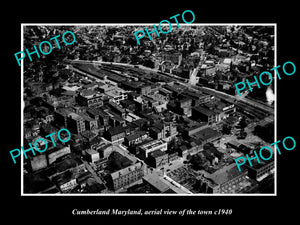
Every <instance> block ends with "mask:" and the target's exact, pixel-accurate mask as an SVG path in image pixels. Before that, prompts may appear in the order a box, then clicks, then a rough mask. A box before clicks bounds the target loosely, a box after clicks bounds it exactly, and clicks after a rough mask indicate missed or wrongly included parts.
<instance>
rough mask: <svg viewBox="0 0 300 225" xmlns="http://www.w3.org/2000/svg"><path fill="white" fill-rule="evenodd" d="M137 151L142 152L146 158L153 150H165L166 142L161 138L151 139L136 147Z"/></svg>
mask: <svg viewBox="0 0 300 225" xmlns="http://www.w3.org/2000/svg"><path fill="white" fill-rule="evenodd" d="M138 148H139V152H140V153H141V154H142V156H143V157H144V158H148V156H149V153H151V152H153V151H155V150H161V151H163V152H164V151H167V148H168V146H167V142H165V141H163V140H153V141H151V142H148V143H146V144H143V145H141V146H139V147H138Z"/></svg>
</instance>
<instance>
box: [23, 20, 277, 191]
mask: <svg viewBox="0 0 300 225" xmlns="http://www.w3.org/2000/svg"><path fill="white" fill-rule="evenodd" d="M171 24H172V25H177V24H176V23H171ZM149 25H150V26H151V25H153V23H126V24H120V23H21V51H22V50H23V49H24V46H23V34H24V26H149ZM235 25H236V26H274V36H275V37H274V63H275V65H274V66H275V67H276V66H277V23H192V24H180V26H235ZM177 29H180V28H177ZM23 72H24V62H23V61H21V146H23V144H24V143H23V139H24V130H23V125H24V124H23V121H24V115H23V109H24V99H23V93H24V86H23V85H24V82H23V80H24V79H23V78H24V77H23ZM274 73H275V72H274ZM274 77H275V85H274V89H275V106H274V129H275V132H274V139H275V141H277V76H274ZM274 152H275V157H274V160H275V166H274V171H275V172H274V173H275V174H274V176H275V178H274V189H275V190H274V193H272V194H260V193H253V194H252V193H250V194H245V193H242V194H202V193H201V194H118V193H115V194H75V193H74V194H62V193H59V194H39V193H33V194H31V193H24V192H23V190H24V188H23V185H24V183H23V182H24V179H23V163H24V160H23V158H24V157H21V196H107V197H108V196H141V197H143V196H191V197H198V196H203V197H208V196H209V197H211V196H277V152H276V151H274Z"/></svg>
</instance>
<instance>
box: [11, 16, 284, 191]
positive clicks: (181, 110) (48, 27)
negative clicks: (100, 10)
mask: <svg viewBox="0 0 300 225" xmlns="http://www.w3.org/2000/svg"><path fill="white" fill-rule="evenodd" d="M162 19H163V18H162ZM158 22H159V21H154V22H153V23H147V24H143V23H140V24H136V23H135V24H130V23H128V24H123V23H120V24H75V23H74V24H68V23H66V24H60V23H58V24H22V27H21V29H22V34H23V36H22V43H23V50H22V51H24V52H25V49H28V52H29V53H31V55H29V54H28V53H27V55H26V57H25V58H24V59H23V60H22V71H23V73H22V93H21V97H22V109H21V110H22V132H23V133H22V134H23V136H22V139H23V140H22V143H23V145H22V146H23V147H24V149H30V145H31V146H36V147H38V148H39V149H45V148H47V150H46V151H43V152H42V151H41V152H38V151H35V155H33V154H32V151H31V152H30V151H27V155H26V156H27V157H26V158H25V157H23V156H22V157H23V158H22V164H21V167H22V168H21V171H22V174H21V185H22V187H21V192H22V195H25V196H26V195H34V196H52V195H56V196H57V195H69V196H81V195H86V196H89V195H97V196H98V195H99V196H102V195H116V196H117V195H128V196H135V195H141V196H143V195H147V196H148V197H151V196H152V195H153V196H157V195H159V196H163V195H168V196H171V195H174V196H186V195H195V196H208V195H210V196H222V195H229V196H239V195H246V196H248V195H257V196H266V195H267V196H268V195H270V196H272V195H273V196H274V195H275V194H276V170H277V167H276V161H275V160H274V156H275V150H274V146H270V144H271V143H273V142H274V141H275V122H276V121H275V119H274V118H276V112H275V107H276V98H275V96H276V91H277V90H276V88H275V85H274V82H275V80H276V75H275V74H274V77H273V78H272V77H271V79H273V82H269V83H271V84H270V85H261V84H260V85H259V83H258V82H255V80H254V76H257V77H259V75H260V74H261V73H262V72H263V71H269V70H270V69H271V68H273V67H275V66H276V63H275V55H276V47H277V46H276V40H277V36H276V24H274V23H265V24H263V23H262V24H257V23H256V24H249V23H248V24H232V23H230V24H226V23H224V24H198V23H194V24H184V23H183V24H181V26H180V27H177V26H176V23H175V24H173V23H172V29H171V31H170V32H169V33H166V32H165V33H162V32H160V33H159V36H158V35H157V32H154V31H153V30H154V27H153V24H158ZM164 25H165V26H166V27H165V28H166V30H167V29H168V24H166V23H165V24H164ZM145 28H148V31H149V33H150V31H153V32H151V33H150V34H149V35H148V34H147V32H146V31H145ZM137 31H143V32H140V34H144V37H141V36H135V35H134V33H135V32H137ZM158 31H159V30H158ZM71 34H74V35H71ZM140 34H139V35H140ZM53 37H56V39H55V38H53ZM62 37H64V38H62ZM137 37H138V38H140V39H139V40H137ZM150 37H151V38H150ZM51 38H52V39H51ZM43 41H44V43H43V44H42V45H40V43H41V42H43ZM46 41H47V42H46ZM138 41H139V44H138ZM49 43H51V44H50V45H49ZM34 45H35V46H36V49H37V50H36V52H38V51H39V55H38V54H37V53H36V52H34V50H35V49H34V48H33V46H34ZM41 52H42V53H43V52H44V53H46V54H41ZM47 53H48V54H47ZM30 59H31V60H30ZM17 66H18V64H17V63H16V67H17ZM287 79H289V78H287ZM269 80H270V78H269ZM277 81H278V80H277ZM240 82H242V83H244V84H246V85H247V84H248V85H247V86H246V87H244V88H242V85H240V86H239V88H240V89H241V90H239V91H237V88H236V86H235V84H237V83H240ZM280 82H282V81H280ZM265 83H267V81H265ZM249 86H250V88H249ZM242 89H243V90H242ZM61 129H67V130H68V131H69V132H70V138H69V139H70V140H68V141H67V142H66V141H61V138H60V137H59V136H58V135H57V133H58V132H59V131H60V130H61ZM53 133H55V134H53ZM64 134H65V133H64ZM46 136H47V137H46ZM61 136H63V132H61ZM41 139H44V140H46V142H45V141H40V140H41ZM45 145H46V146H45ZM264 146H270V148H271V149H272V150H273V151H274V154H273V157H272V158H271V159H270V160H261V159H260V160H257V158H256V159H255V154H256V153H255V154H254V151H255V150H256V151H258V150H259V149H261V148H262V147H264ZM260 153H261V154H262V155H264V154H265V155H266V156H265V158H268V157H269V154H270V153H269V152H268V151H267V150H266V152H260ZM288 154H290V153H288ZM246 156H247V157H248V158H252V160H251V162H250V160H247V161H244V163H238V162H237V161H236V160H235V159H237V158H244V159H247V157H246ZM280 157H284V156H280ZM249 162H250V163H249Z"/></svg>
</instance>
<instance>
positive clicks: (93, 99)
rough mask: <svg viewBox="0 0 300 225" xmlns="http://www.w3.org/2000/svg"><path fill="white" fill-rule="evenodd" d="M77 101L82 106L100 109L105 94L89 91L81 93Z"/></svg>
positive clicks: (76, 98)
mask: <svg viewBox="0 0 300 225" xmlns="http://www.w3.org/2000/svg"><path fill="white" fill-rule="evenodd" d="M75 100H76V102H77V103H78V104H79V105H80V106H87V107H89V108H90V107H91V108H93V107H100V106H102V105H103V94H100V93H97V92H95V91H93V90H91V89H87V90H83V91H81V92H79V93H78V94H77V96H76V97H75Z"/></svg>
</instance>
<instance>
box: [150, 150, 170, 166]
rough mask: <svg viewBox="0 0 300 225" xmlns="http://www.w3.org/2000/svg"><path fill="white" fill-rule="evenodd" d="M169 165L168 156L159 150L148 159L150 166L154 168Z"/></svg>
mask: <svg viewBox="0 0 300 225" xmlns="http://www.w3.org/2000/svg"><path fill="white" fill-rule="evenodd" d="M167 163H168V154H167V153H166V152H163V151H161V150H159V149H157V150H155V151H153V152H151V153H150V154H149V157H148V164H149V165H150V166H152V167H154V168H158V167H162V166H164V165H165V164H167Z"/></svg>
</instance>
